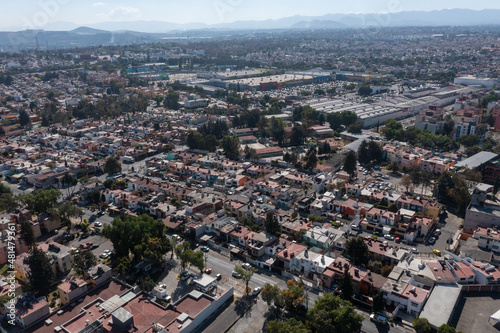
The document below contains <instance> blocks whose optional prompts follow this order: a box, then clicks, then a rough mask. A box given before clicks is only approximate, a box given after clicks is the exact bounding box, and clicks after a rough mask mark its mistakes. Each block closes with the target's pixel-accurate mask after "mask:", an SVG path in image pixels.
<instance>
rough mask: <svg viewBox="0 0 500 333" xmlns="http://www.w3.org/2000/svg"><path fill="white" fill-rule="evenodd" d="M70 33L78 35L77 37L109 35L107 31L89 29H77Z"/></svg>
mask: <svg viewBox="0 0 500 333" xmlns="http://www.w3.org/2000/svg"><path fill="white" fill-rule="evenodd" d="M69 32H70V33H74V34H78V35H97V34H109V33H110V32H109V31H106V30H100V29H94V28H89V27H79V28H76V29H73V30H71V31H69Z"/></svg>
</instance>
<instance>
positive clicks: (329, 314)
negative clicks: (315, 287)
mask: <svg viewBox="0 0 500 333" xmlns="http://www.w3.org/2000/svg"><path fill="white" fill-rule="evenodd" d="M307 320H308V322H309V324H310V326H311V330H312V332H314V333H330V332H335V333H351V332H358V331H359V330H360V329H361V326H362V323H363V316H361V315H360V314H358V313H357V312H356V310H355V308H354V306H353V305H352V304H351V302H349V301H346V300H343V299H341V298H340V297H339V296H334V295H333V294H332V293H324V294H323V296H322V297H320V298H318V300H317V301H316V303H315V304H314V306H313V308H311V309H310V310H309V311H308V312H307Z"/></svg>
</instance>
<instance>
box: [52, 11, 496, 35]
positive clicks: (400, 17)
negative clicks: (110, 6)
mask: <svg viewBox="0 0 500 333" xmlns="http://www.w3.org/2000/svg"><path fill="white" fill-rule="evenodd" d="M499 17H500V10H499V9H485V10H481V11H476V10H470V9H444V10H434V11H429V12H424V11H407V12H398V13H372V14H326V15H323V16H301V15H295V16H290V17H285V18H281V19H273V20H262V21H257V20H249V21H236V22H231V23H218V24H205V23H196V22H193V23H184V24H180V23H171V22H163V21H124V22H114V21H113V22H100V23H94V24H88V25H87V27H89V28H93V29H99V30H107V31H131V30H133V31H138V32H144V33H165V32H171V31H187V30H202V29H214V30H249V29H250V30H252V29H255V30H264V29H298V28H300V29H339V28H362V27H373V26H381V27H382V26H388V27H397V26H410V25H412V26H439V25H451V26H466V25H486V24H500V20H499V19H498V18H499ZM75 28H77V26H76V25H75V24H74V23H69V22H52V23H49V24H47V25H46V26H44V27H43V29H44V30H49V31H70V30H74V29H75Z"/></svg>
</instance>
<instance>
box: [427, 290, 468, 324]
mask: <svg viewBox="0 0 500 333" xmlns="http://www.w3.org/2000/svg"><path fill="white" fill-rule="evenodd" d="M460 290H461V287H460V286H458V285H456V284H455V285H436V286H435V287H434V290H432V293H431V296H430V297H429V299H428V300H427V303H426V304H425V306H424V309H423V311H422V313H421V314H420V318H426V319H427V320H428V321H429V323H430V324H431V325H432V326H434V327H439V326H441V325H443V324H448V321H449V320H450V316H451V314H452V313H453V308H454V307H455V304H457V300H458V297H459V296H460ZM467 332H473V331H467Z"/></svg>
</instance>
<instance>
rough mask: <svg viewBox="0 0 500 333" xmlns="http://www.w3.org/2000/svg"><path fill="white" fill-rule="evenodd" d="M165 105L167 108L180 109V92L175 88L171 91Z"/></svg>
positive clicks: (164, 102)
mask: <svg viewBox="0 0 500 333" xmlns="http://www.w3.org/2000/svg"><path fill="white" fill-rule="evenodd" d="M163 105H164V106H165V108H167V109H172V110H179V94H178V93H176V92H175V91H173V90H171V91H169V92H168V94H167V97H165V100H164V101H163Z"/></svg>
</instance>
